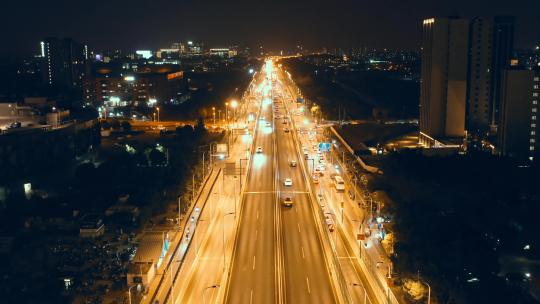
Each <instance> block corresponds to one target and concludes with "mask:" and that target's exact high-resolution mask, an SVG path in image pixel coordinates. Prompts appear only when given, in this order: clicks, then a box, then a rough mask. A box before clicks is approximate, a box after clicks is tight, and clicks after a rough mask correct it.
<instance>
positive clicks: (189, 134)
mask: <svg viewBox="0 0 540 304" xmlns="http://www.w3.org/2000/svg"><path fill="white" fill-rule="evenodd" d="M193 132H194V131H193V127H192V126H191V125H185V126H183V127H177V128H176V135H177V136H178V139H180V140H181V141H191V140H192V139H193Z"/></svg>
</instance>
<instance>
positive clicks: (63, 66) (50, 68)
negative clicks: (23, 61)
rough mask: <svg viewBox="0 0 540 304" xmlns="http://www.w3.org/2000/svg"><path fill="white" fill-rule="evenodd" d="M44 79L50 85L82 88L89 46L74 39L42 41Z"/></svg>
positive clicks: (48, 39)
mask: <svg viewBox="0 0 540 304" xmlns="http://www.w3.org/2000/svg"><path fill="white" fill-rule="evenodd" d="M41 53H42V54H41V55H42V57H43V58H44V65H45V67H44V69H43V71H44V74H45V75H44V79H45V80H46V82H47V83H48V84H49V85H50V86H54V87H62V88H82V80H83V77H84V75H85V71H86V60H87V59H88V47H87V46H86V45H83V44H80V43H78V42H75V41H73V40H72V39H59V38H47V39H45V40H44V41H43V42H41Z"/></svg>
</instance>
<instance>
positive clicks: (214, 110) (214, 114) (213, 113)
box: [212, 107, 216, 127]
mask: <svg viewBox="0 0 540 304" xmlns="http://www.w3.org/2000/svg"><path fill="white" fill-rule="evenodd" d="M212 116H213V117H214V127H215V126H216V107H212Z"/></svg>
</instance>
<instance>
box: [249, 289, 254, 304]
mask: <svg viewBox="0 0 540 304" xmlns="http://www.w3.org/2000/svg"><path fill="white" fill-rule="evenodd" d="M251 303H253V289H252V290H251V295H250V296H249V304H251Z"/></svg>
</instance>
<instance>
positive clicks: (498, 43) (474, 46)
mask: <svg viewBox="0 0 540 304" xmlns="http://www.w3.org/2000/svg"><path fill="white" fill-rule="evenodd" d="M513 41H514V18H513V17H509V16H498V17H492V18H484V17H477V18H474V19H472V22H471V27H470V46H469V47H470V57H469V82H468V96H467V130H468V132H469V133H473V134H474V135H479V137H480V138H482V137H485V136H487V135H488V134H494V133H495V132H496V130H497V125H498V123H499V111H500V109H499V107H500V103H501V102H500V99H501V97H500V91H501V77H502V72H503V70H504V69H505V68H507V67H508V66H510V60H511V58H512V50H513Z"/></svg>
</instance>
